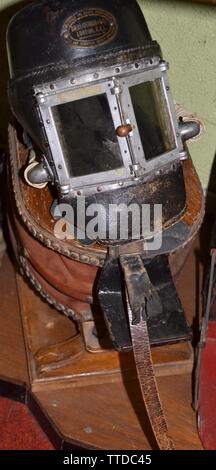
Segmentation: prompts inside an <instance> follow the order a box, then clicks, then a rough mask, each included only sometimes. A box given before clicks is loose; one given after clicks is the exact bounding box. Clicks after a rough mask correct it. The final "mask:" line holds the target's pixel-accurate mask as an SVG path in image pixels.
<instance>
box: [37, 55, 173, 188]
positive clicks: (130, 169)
mask: <svg viewBox="0 0 216 470" xmlns="http://www.w3.org/2000/svg"><path fill="white" fill-rule="evenodd" d="M140 67H141V68H142V66H141V65H140ZM167 68H168V65H167V64H166V63H163V66H160V65H159V64H158V66H156V67H153V68H151V69H146V70H145V69H144V70H139V71H136V72H135V71H134V70H133V73H131V68H130V66H129V67H128V69H129V70H127V68H126V67H125V68H124V72H125V73H124V74H121V75H119V76H117V75H116V74H115V75H114V73H113V75H112V76H111V78H110V75H108V76H106V74H104V77H103V79H102V80H100V79H98V77H100V76H101V74H98V73H94V75H93V77H94V79H92V75H91V81H90V79H89V74H86V75H85V74H84V75H83V76H82V77H79V79H77V80H71V77H70V79H69V78H67V79H66V78H64V79H62V80H58V81H56V82H53V83H52V84H43V85H41V86H37V87H35V88H34V93H35V96H36V98H37V102H38V106H39V112H40V118H41V119H42V121H43V124H44V128H45V132H46V135H47V140H48V143H49V147H50V151H51V154H52V157H53V161H54V164H55V167H56V172H57V175H58V180H59V185H60V187H64V188H65V187H66V186H67V187H69V188H70V189H72V190H74V191H77V190H79V189H81V190H84V191H85V189H86V190H87V192H88V193H95V192H96V191H97V188H98V185H100V187H101V188H102V189H101V188H100V190H103V188H104V189H106V190H107V189H109V188H110V189H114V188H115V186H116V185H117V186H118V185H120V186H121V185H122V183H123V181H124V182H125V184H126V183H129V184H131V183H132V182H133V181H134V179H136V180H137V179H139V177H142V178H143V176H144V175H147V174H148V173H150V172H152V171H155V170H157V169H160V168H161V167H162V166H163V165H166V164H169V163H171V162H173V161H175V160H177V159H179V152H180V151H181V150H182V141H181V138H180V136H179V135H178V123H177V118H176V113H175V108H174V103H173V101H172V98H171V95H170V90H169V85H168V81H167V76H166V70H167ZM116 70H118V72H119V71H120V70H121V69H119V68H115V69H114V70H113V72H114V71H116ZM129 71H130V75H129V74H128V73H129ZM108 73H109V70H107V74H108ZM96 77H97V80H96ZM157 79H160V80H161V85H162V89H163V94H164V97H163V98H164V103H165V106H166V108H167V113H168V116H169V120H170V125H171V127H172V131H173V138H174V142H175V146H174V148H173V149H172V150H170V151H167V152H165V153H163V154H161V155H158V156H156V157H154V158H153V159H150V160H147V159H145V153H144V149H143V146H142V142H141V138H140V134H139V130H138V126H137V122H136V118H135V112H134V109H133V104H132V100H131V96H130V91H129V89H130V87H131V86H134V85H138V84H141V83H144V82H152V81H155V80H157ZM78 85H79V87H78ZM100 94H104V95H106V97H107V100H108V104H109V108H110V112H111V116H112V120H113V124H114V128H115V129H116V128H118V127H119V126H122V125H125V124H131V125H132V127H133V130H132V132H130V133H129V135H128V136H127V137H117V139H118V144H119V148H120V152H121V157H122V162H123V166H122V167H121V168H117V169H114V170H109V171H102V172H98V173H92V174H87V175H83V176H75V177H73V176H70V175H69V171H68V168H67V164H66V162H65V158H64V154H63V150H62V146H61V143H60V139H59V135H58V130H57V127H56V123H55V119H54V116H53V113H52V107H54V106H58V105H61V104H64V103H69V102H71V101H77V100H80V99H84V98H87V97H92V96H97V95H100Z"/></svg>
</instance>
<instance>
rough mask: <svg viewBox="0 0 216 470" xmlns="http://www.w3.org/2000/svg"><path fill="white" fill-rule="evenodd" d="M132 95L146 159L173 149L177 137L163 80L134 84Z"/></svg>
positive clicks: (131, 88)
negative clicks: (175, 136)
mask: <svg viewBox="0 0 216 470" xmlns="http://www.w3.org/2000/svg"><path fill="white" fill-rule="evenodd" d="M130 95H131V100H132V103H133V108H134V112H135V117H136V121H137V126H138V129H139V134H140V138H141V142H142V146H143V150H144V153H145V159H146V160H150V159H152V158H155V157H157V156H159V155H161V154H162V153H165V152H168V151H170V150H173V149H174V148H175V147H176V144H175V138H174V134H173V130H172V125H171V121H170V117H169V114H168V109H167V104H166V100H165V95H164V91H163V86H162V82H161V80H160V79H157V80H155V81H153V82H144V83H141V84H139V85H135V86H132V87H130Z"/></svg>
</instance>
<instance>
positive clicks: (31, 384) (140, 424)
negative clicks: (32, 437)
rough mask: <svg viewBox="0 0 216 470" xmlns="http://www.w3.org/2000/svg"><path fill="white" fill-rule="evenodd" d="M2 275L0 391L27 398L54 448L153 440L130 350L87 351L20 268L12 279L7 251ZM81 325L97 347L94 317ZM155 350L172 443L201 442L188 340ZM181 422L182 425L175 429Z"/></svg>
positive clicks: (147, 444)
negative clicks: (196, 418)
mask: <svg viewBox="0 0 216 470" xmlns="http://www.w3.org/2000/svg"><path fill="white" fill-rule="evenodd" d="M0 277H1V282H2V288H3V292H4V296H3V306H2V308H1V310H2V309H3V311H4V312H3V313H2V315H1V317H0V322H1V331H2V333H1V337H0V343H1V349H2V350H3V357H1V359H0V374H1V381H0V389H1V395H6V396H10V397H13V398H14V399H19V400H21V401H23V402H26V403H28V406H29V407H30V409H31V410H32V411H33V412H34V414H35V415H36V417H37V419H38V421H39V422H40V424H41V425H42V426H43V428H44V429H45V431H46V432H47V433H48V435H49V438H50V439H51V440H52V442H53V443H54V445H55V447H56V448H58V449H59V448H64V449H75V448H81V449H84V448H86V449H106V450H107V449H113V450H115V449H122V450H123V449H137V450H138V449H143V450H145V449H152V448H156V444H155V441H154V438H153V436H152V434H151V428H150V425H149V423H148V418H147V416H146V414H145V410H144V405H143V401H142V397H141V393H140V390H139V384H138V381H137V379H136V374H135V367H134V364H133V355H132V354H131V353H125V354H118V353H116V352H113V351H110V350H109V349H107V350H105V351H104V352H94V353H90V352H87V351H86V347H85V346H84V340H83V333H82V334H80V333H78V332H77V330H76V326H75V325H74V323H73V322H72V321H71V320H70V319H68V318H66V317H65V316H63V315H61V314H59V313H57V312H56V311H55V310H54V309H53V308H51V307H49V305H47V304H46V303H45V302H43V301H42V300H41V299H40V298H39V296H38V295H37V294H35V292H34V291H33V290H32V289H31V288H30V287H29V286H28V284H27V283H26V282H25V281H24V280H23V279H22V278H21V277H20V276H19V275H17V276H16V280H17V283H16V282H15V275H14V271H13V268H12V266H11V264H10V262H9V260H8V258H7V257H5V258H4V261H3V270H2V272H1V273H0ZM16 285H17V287H18V293H19V303H18V302H17V292H16ZM12 302H13V305H12ZM14 304H15V306H14ZM18 306H19V308H18ZM19 312H20V313H19ZM20 314H21V315H20ZM20 317H21V318H20ZM20 320H21V321H20ZM21 324H22V327H23V332H24V337H25V348H24V344H23V335H22V327H21ZM85 328H87V330H88V332H87V333H86V331H85V332H84V337H85V338H86V341H87V343H88V347H90V348H92V349H94V348H95V350H96V351H98V345H97V342H96V343H94V337H93V339H92V325H91V324H86V325H85ZM24 350H25V351H26V354H27V365H28V373H27V371H26V361H25V355H24ZM153 357H154V363H155V370H156V375H157V376H158V379H157V380H158V386H159V392H160V396H161V399H162V402H163V406H164V409H165V413H166V415H167V420H168V425H169V430H170V434H171V435H172V436H173V438H174V440H175V444H176V447H177V448H179V449H190V448H196V449H197V448H201V446H200V443H199V440H198V437H197V433H196V428H195V416H194V414H193V411H192V409H191V407H190V403H191V392H190V390H191V375H190V373H191V370H192V363H193V357H192V352H191V348H190V347H189V346H188V344H181V345H176V346H169V347H166V348H164V347H163V348H155V349H153ZM174 374H175V375H174ZM185 374H188V375H185ZM183 378H184V380H183ZM177 410H178V419H177V416H176V412H177ZM181 429H183V430H184V432H183V433H182V435H181V437H180V430H181Z"/></svg>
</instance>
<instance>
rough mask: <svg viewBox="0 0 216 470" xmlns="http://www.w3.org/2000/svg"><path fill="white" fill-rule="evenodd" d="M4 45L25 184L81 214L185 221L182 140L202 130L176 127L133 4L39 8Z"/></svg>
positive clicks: (24, 16)
mask: <svg viewBox="0 0 216 470" xmlns="http://www.w3.org/2000/svg"><path fill="white" fill-rule="evenodd" d="M7 41H8V55H9V63H10V74H11V80H10V82H9V100H10V104H11V108H12V110H13V113H14V114H15V116H16V118H17V120H18V121H19V122H20V123H21V125H22V127H23V128H24V129H25V132H26V133H27V134H28V136H30V138H31V140H32V142H33V145H34V149H35V152H36V159H35V160H34V161H33V162H32V161H30V162H29V163H30V164H28V165H27V168H26V170H25V177H26V180H27V182H28V183H29V184H31V185H34V186H35V187H38V188H41V189H42V188H43V187H44V185H46V184H47V183H48V182H50V183H51V184H52V185H54V186H55V187H56V188H57V194H58V197H57V200H58V202H60V203H61V202H65V203H69V204H71V205H72V206H73V207H74V208H75V211H76V202H77V198H79V197H80V196H85V198H86V199H85V202H86V205H89V204H91V203H92V202H93V203H97V204H99V205H100V204H103V207H107V206H108V204H114V203H119V202H126V203H128V202H129V201H130V202H136V203H137V204H146V203H147V204H149V203H151V204H155V203H160V204H162V205H163V224H164V227H165V226H167V224H168V223H169V222H170V221H171V220H174V219H175V220H176V219H177V218H178V217H179V216H181V214H182V212H183V211H184V210H185V188H184V180H183V174H182V166H181V159H185V158H187V150H186V148H185V146H184V142H185V141H186V140H187V139H189V138H192V137H194V136H195V135H197V134H199V132H200V129H199V124H198V123H197V122H195V121H188V122H180V121H178V120H177V117H176V113H175V107H174V103H173V100H172V97H171V93H170V87H169V84H168V79H167V70H168V63H167V62H166V61H164V60H163V58H162V54H161V50H160V47H159V45H158V43H157V42H156V41H153V40H152V39H151V36H150V33H149V30H148V27H147V24H146V22H145V19H144V17H143V14H142V12H141V10H140V8H139V6H138V4H137V2H136V1H131V0H124V1H123V0H110V1H109V2H105V1H104V0H94V1H89V0H88V1H87V0H81V1H80V0H79V1H78V0H61V1H58V0H49V1H42V2H40V3H33V4H32V5H30V6H28V7H26V8H24V9H23V10H21V11H20V12H19V13H18V14H17V15H16V16H15V17H14V18H13V19H12V21H11V23H10V25H9V28H8V36H7ZM167 181H169V184H167ZM162 187H163V191H161V190H162ZM166 188H167V190H166ZM176 194H178V196H177V198H176V202H175V204H173V205H172V204H168V201H169V200H170V197H173V195H175V197H176ZM99 216H100V214H99ZM101 217H103V214H101ZM109 222H110V223H111V224H112V221H109ZM133 236H134V235H133ZM131 237H132V227H129V239H130V238H131ZM104 242H106V240H104ZM118 242H121V240H118ZM109 243H115V240H109Z"/></svg>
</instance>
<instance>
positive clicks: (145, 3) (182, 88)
mask: <svg viewBox="0 0 216 470" xmlns="http://www.w3.org/2000/svg"><path fill="white" fill-rule="evenodd" d="M26 3H30V2H22V3H20V2H18V1H17V2H15V1H14V0H0V25H1V31H0V41H1V50H2V51H3V55H2V59H1V64H0V74H1V82H0V83H1V84H0V109H1V113H0V129H1V138H0V141H1V143H4V142H5V141H6V122H7V119H8V110H7V98H6V92H5V84H6V79H7V61H6V52H5V45H4V36H5V29H6V24H7V22H8V21H9V18H10V17H11V15H12V14H13V13H14V12H15V11H16V10H18V9H19V8H20V7H21V6H23V5H24V4H26ZM139 4H140V6H141V7H142V9H143V12H144V14H145V17H146V20H147V23H148V25H149V28H150V31H151V34H152V37H153V39H156V40H157V41H158V42H159V43H160V45H161V47H162V50H163V54H164V58H165V59H166V60H168V62H169V63H170V71H169V77H170V84H171V89H172V94H173V97H174V99H175V100H176V101H177V102H179V103H181V104H182V105H184V106H185V107H186V108H187V109H189V110H190V111H192V112H194V113H197V115H198V116H200V117H202V118H204V120H205V123H206V128H207V132H206V135H205V137H204V138H203V140H201V141H200V142H196V143H191V144H190V150H191V154H192V157H193V160H194V163H195V166H196V168H197V171H198V173H199V176H200V178H201V181H202V184H203V187H204V188H207V186H208V183H209V177H210V173H211V169H212V164H213V160H214V157H215V151H216V83H215V82H216V80H215V69H216V44H215V36H216V27H215V24H216V23H215V20H216V6H213V5H208V4H201V3H194V2H190V1H187V2H186V1H182V0H139ZM214 189H215V191H216V179H215V188H214Z"/></svg>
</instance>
